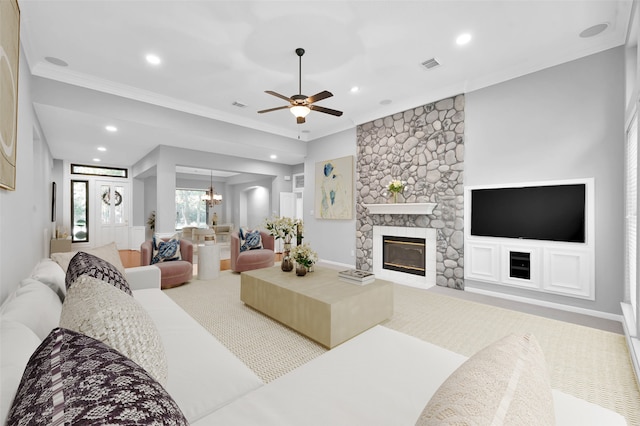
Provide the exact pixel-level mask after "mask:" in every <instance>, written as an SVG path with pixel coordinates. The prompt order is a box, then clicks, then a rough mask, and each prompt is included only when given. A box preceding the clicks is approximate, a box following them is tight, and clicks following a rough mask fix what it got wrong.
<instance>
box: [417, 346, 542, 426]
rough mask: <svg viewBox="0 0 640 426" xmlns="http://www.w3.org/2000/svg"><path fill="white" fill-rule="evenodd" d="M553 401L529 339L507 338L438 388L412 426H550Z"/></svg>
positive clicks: (539, 353)
mask: <svg viewBox="0 0 640 426" xmlns="http://www.w3.org/2000/svg"><path fill="white" fill-rule="evenodd" d="M553 424H555V415H554V408H553V396H552V393H551V385H550V383H549V377H548V374H547V368H546V363H545V360H544V354H543V353H542V349H540V346H539V345H538V342H537V340H536V339H535V337H534V336H533V335H530V334H525V335H520V336H518V335H515V334H514V335H510V336H507V337H505V338H503V339H501V340H499V341H497V342H496V343H493V344H491V345H489V346H487V347H486V348H484V349H482V350H481V351H479V352H478V353H477V354H475V355H474V356H472V357H471V358H469V359H468V360H467V361H466V362H465V363H464V364H462V365H461V366H460V367H458V369H457V370H456V371H454V372H453V373H452V374H451V375H450V376H449V377H448V378H447V380H445V382H444V383H443V384H442V385H441V386H440V388H438V390H437V391H436V393H435V394H434V395H433V397H432V398H431V400H430V401H429V403H428V404H427V406H426V407H425V408H424V410H423V411H422V414H421V415H420V418H419V419H418V422H417V423H416V425H438V426H446V425H458V426H460V425H511V426H532V425H553Z"/></svg>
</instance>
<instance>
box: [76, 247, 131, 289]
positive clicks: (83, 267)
mask: <svg viewBox="0 0 640 426" xmlns="http://www.w3.org/2000/svg"><path fill="white" fill-rule="evenodd" d="M81 275H88V276H90V277H93V278H97V279H99V280H102V281H104V282H107V283H109V284H111V285H113V286H114V287H116V288H119V289H120V290H122V291H124V292H125V293H127V294H128V295H129V296H131V295H132V294H131V289H130V288H129V283H128V282H127V280H126V279H125V277H124V276H123V275H122V273H120V271H118V269H117V268H116V267H115V266H113V265H112V264H111V263H109V262H107V261H106V260H104V259H101V258H99V257H97V256H94V255H92V254H89V253H85V252H83V251H79V252H78V253H77V254H76V255H75V256H73V258H72V259H71V261H70V262H69V267H68V268H67V276H66V277H65V285H66V287H67V290H68V289H69V287H71V285H72V284H73V283H74V282H75V281H76V280H77V279H78V277H80V276H81Z"/></svg>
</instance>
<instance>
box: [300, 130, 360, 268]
mask: <svg viewBox="0 0 640 426" xmlns="http://www.w3.org/2000/svg"><path fill="white" fill-rule="evenodd" d="M347 155H353V156H354V159H355V155H356V129H355V128H353V129H349V130H345V131H343V132H340V133H337V134H335V135H331V136H327V137H324V138H321V139H317V140H314V141H312V142H309V144H308V150H307V157H306V159H305V162H304V192H303V204H304V214H303V220H304V242H307V243H309V244H310V245H311V247H312V248H313V249H314V250H315V251H316V252H317V253H318V256H319V257H320V258H321V259H323V260H328V261H331V262H337V263H342V264H345V265H350V266H352V267H355V262H356V257H355V247H356V239H355V229H356V219H355V196H354V209H353V212H354V215H353V219H350V220H329V219H316V218H315V205H314V203H315V198H314V195H315V176H314V173H315V164H316V163H317V162H319V161H326V160H330V159H332V158H340V157H345V156H347ZM353 179H355V166H354V176H353ZM354 182H355V180H354ZM354 187H355V185H354Z"/></svg>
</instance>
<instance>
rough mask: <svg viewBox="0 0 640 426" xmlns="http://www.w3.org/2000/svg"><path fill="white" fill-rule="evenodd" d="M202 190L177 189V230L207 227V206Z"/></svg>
mask: <svg viewBox="0 0 640 426" xmlns="http://www.w3.org/2000/svg"><path fill="white" fill-rule="evenodd" d="M205 193H206V191H204V190H202V189H176V229H182V228H184V227H185V226H195V227H199V228H200V227H206V226H207V204H206V203H205V202H204V201H202V197H203V196H204V195H205Z"/></svg>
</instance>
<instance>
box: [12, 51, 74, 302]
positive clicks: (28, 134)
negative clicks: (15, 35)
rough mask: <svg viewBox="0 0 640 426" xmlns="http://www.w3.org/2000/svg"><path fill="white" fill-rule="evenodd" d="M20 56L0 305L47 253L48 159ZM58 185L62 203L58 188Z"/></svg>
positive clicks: (50, 164) (50, 170)
mask: <svg viewBox="0 0 640 426" xmlns="http://www.w3.org/2000/svg"><path fill="white" fill-rule="evenodd" d="M24 58H25V55H24V52H20V66H19V77H18V79H19V80H18V118H19V119H18V128H17V133H18V138H17V143H16V149H17V151H16V189H15V191H7V190H4V189H3V190H0V303H1V302H2V301H4V300H5V299H6V297H7V296H8V295H9V294H10V293H11V292H12V291H14V290H15V289H16V288H17V287H18V284H20V281H22V280H23V279H24V278H27V277H28V276H29V273H30V272H31V270H32V269H33V267H34V266H35V265H36V263H37V262H38V261H39V260H40V259H42V258H43V257H45V256H48V254H49V241H48V238H47V237H46V236H45V232H46V233H47V235H48V236H49V238H50V236H51V235H52V231H53V229H54V228H55V227H54V224H53V223H52V222H51V182H52V181H53V180H54V167H53V158H52V156H51V153H50V151H49V147H48V145H47V142H46V140H44V139H42V138H41V137H40V135H41V134H42V132H41V131H40V125H39V123H38V120H37V118H36V116H35V112H34V110H33V106H32V104H31V87H32V85H33V82H32V80H31V75H30V74H29V67H28V65H27V63H26V61H25V59H24ZM56 183H57V184H58V187H59V190H58V200H59V202H60V201H61V199H62V197H61V194H62V192H61V191H62V185H61V182H60V181H58V182H56Z"/></svg>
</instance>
